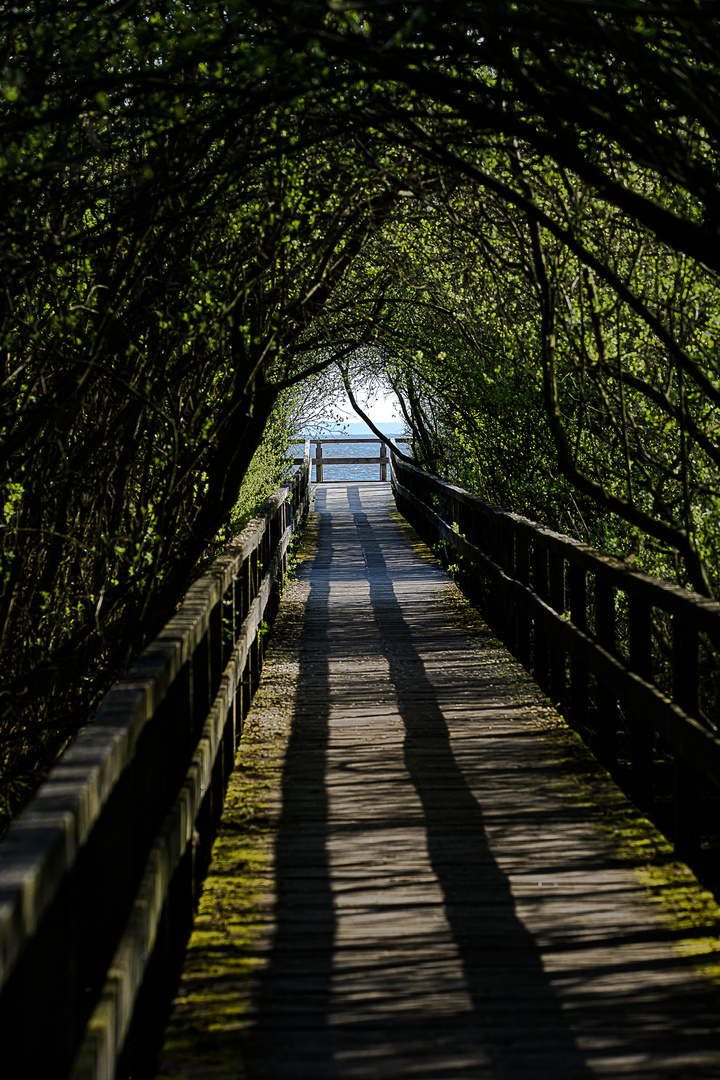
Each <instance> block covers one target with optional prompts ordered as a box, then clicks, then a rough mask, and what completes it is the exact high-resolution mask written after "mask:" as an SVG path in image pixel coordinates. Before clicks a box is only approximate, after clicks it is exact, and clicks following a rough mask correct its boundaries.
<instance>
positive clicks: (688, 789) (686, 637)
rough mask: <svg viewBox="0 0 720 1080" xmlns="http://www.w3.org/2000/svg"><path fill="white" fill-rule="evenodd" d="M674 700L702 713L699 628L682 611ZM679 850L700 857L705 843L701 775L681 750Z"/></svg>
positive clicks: (677, 760)
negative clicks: (683, 756) (699, 709)
mask: <svg viewBox="0 0 720 1080" xmlns="http://www.w3.org/2000/svg"><path fill="white" fill-rule="evenodd" d="M672 629H673V652H672V663H673V700H674V701H675V703H676V704H677V705H679V706H680V708H681V709H682V710H683V712H686V713H688V714H689V715H690V716H694V717H696V716H697V714H698V681H699V665H698V651H699V640H698V632H697V630H696V629H695V627H693V626H690V624H689V623H688V622H687V621H686V620H685V619H683V618H682V617H681V616H680V615H674V616H673V624H672ZM674 773H675V823H674V826H675V829H674V832H675V835H674V842H675V850H676V852H677V853H678V854H679V855H681V856H682V857H683V858H684V859H687V860H689V861H690V862H693V861H696V860H697V859H698V858H699V856H700V851H701V847H702V831H703V815H702V800H701V778H700V777H699V776H698V774H697V772H696V770H695V769H693V768H692V766H691V765H689V764H688V762H687V761H685V760H684V759H683V758H681V757H680V755H679V754H675V755H674Z"/></svg>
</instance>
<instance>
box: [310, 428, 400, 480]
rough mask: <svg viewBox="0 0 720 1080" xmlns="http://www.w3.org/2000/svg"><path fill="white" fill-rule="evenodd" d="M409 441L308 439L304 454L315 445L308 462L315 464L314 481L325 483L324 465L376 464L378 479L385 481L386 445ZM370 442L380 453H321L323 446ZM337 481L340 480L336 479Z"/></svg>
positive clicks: (386, 466)
mask: <svg viewBox="0 0 720 1080" xmlns="http://www.w3.org/2000/svg"><path fill="white" fill-rule="evenodd" d="M405 442H409V440H408V439H404V438H398V439H393V440H392V442H385V441H384V440H381V439H351V438H347V439H308V440H306V442H305V455H306V457H307V456H309V449H310V446H311V445H313V446H314V447H315V454H314V456H312V457H310V464H311V465H314V466H315V483H316V484H323V483H325V466H326V465H328V466H332V467H333V468H334V467H335V466H337V465H352V466H355V465H378V466H379V468H380V481H381V482H382V483H385V482H386V481H387V480H388V467H389V465H390V458H389V456H388V447H389V446H391V445H392V444H393V443H405ZM365 443H372V444H375V445H377V444H378V443H379V444H380V453H379V454H375V456H374V457H335V456H334V455H332V454H323V446H355V445H356V444H365ZM295 460H296V462H299V461H300V458H296V459H295ZM337 482H338V483H339V482H340V481H337Z"/></svg>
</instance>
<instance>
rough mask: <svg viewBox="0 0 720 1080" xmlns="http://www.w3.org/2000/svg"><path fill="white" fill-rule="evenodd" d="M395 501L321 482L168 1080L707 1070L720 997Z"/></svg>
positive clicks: (238, 785)
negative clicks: (314, 544) (603, 827)
mask: <svg viewBox="0 0 720 1080" xmlns="http://www.w3.org/2000/svg"><path fill="white" fill-rule="evenodd" d="M386 490H387V489H383V487H382V485H380V484H375V485H373V484H367V485H362V487H358V486H357V485H348V486H346V487H343V486H341V485H327V487H324V488H321V489H319V490H318V492H317V497H316V508H317V510H318V519H317V528H318V534H319V537H320V545H319V547H318V548H317V551H316V554H315V556H314V558H313V559H312V561H309V562H308V563H306V564H305V565H304V567H303V568H302V569H301V570H300V573H299V578H298V581H297V582H296V583H294V584H293V586H292V587H291V589H290V590H289V593H288V597H287V601H286V606H285V607H284V609H283V610H281V615H280V626H279V633H278V636H277V637H276V638H275V641H274V644H273V649H272V650H271V652H270V654H269V656H268V661H267V664H266V667H265V674H264V677H263V682H262V685H261V688H260V691H259V695H258V697H257V698H256V705H255V707H254V709H253V711H252V712H251V715H250V718H249V727H248V734H247V738H248V742H247V743H246V744H245V745H244V746H243V744H241V747H240V752H239V758H238V762H239V768H238V770H237V771H236V773H235V774H234V777H233V780H232V781H231V787H230V795H229V806H228V811H227V814H226V817H225V819H224V825H223V826H222V827H221V831H220V837H219V841H218V861H217V864H216V866H215V869H214V871H211V874H210V877H209V879H208V884H207V887H206V893H205V895H204V897H203V899H202V901H201V906H200V911H199V917H198V925H197V931H196V934H195V936H194V938H193V941H192V943H191V948H190V951H189V954H188V963H187V968H186V974H185V976H184V980H183V983H182V986H181V993H180V995H179V998H178V1001H177V1004H176V1010H175V1015H174V1019H173V1021H172V1023H171V1026H170V1029H169V1032H168V1038H167V1042H166V1047H165V1050H164V1054H163V1059H162V1065H161V1069H160V1073H159V1075H160V1076H161V1077H167V1078H168V1080H169V1078H170V1077H173V1078H176V1080H177V1078H180V1077H184V1076H186V1077H190V1076H198V1075H199V1076H213V1077H214V1078H216V1080H229V1078H231V1077H232V1078H237V1077H240V1076H243V1077H246V1078H248V1080H254V1078H256V1077H257V1078H259V1077H273V1078H274V1080H289V1078H291V1077H302V1078H306V1080H307V1078H310V1077H312V1078H313V1080H315V1078H325V1077H327V1078H333V1080H345V1078H350V1077H357V1078H359V1077H367V1076H373V1077H378V1078H380V1080H384V1078H388V1080H389V1078H390V1077H400V1076H407V1077H410V1076H414V1077H428V1078H434V1077H441V1076H442V1077H453V1078H455V1077H458V1078H459V1077H472V1078H473V1080H478V1078H482V1080H500V1078H502V1080H508V1078H509V1080H530V1078H532V1080H545V1078H547V1080H550V1078H552V1080H557V1078H558V1077H568V1078H572V1080H586V1078H587V1080H589V1078H590V1077H600V1078H608V1080H609V1078H610V1077H616V1076H628V1077H633V1078H634V1080H636V1078H639V1077H642V1078H643V1080H670V1077H671V1076H684V1075H687V1076H693V1078H695V1077H697V1078H702V1080H710V1078H711V1077H716V1076H717V1074H718V1063H719V1062H720V1045H719V1043H718V1036H717V1013H716V1006H715V998H714V991H713V989H712V987H711V985H710V984H709V983H706V982H705V980H703V979H702V978H700V977H699V976H698V975H697V974H696V972H695V970H694V969H693V967H692V965H691V964H690V962H689V961H688V960H687V959H686V958H683V957H682V956H681V954H680V952H679V951H677V949H676V945H680V944H681V943H682V941H683V934H682V932H680V931H679V930H678V929H677V928H676V929H673V928H672V927H671V926H670V925H669V924H668V923H666V922H665V921H664V920H663V919H662V918H661V917H660V914H659V909H658V905H656V904H653V903H651V902H649V900H648V896H647V889H646V882H645V881H644V880H642V879H641V878H639V877H638V876H636V874H635V872H634V869H633V865H632V863H625V864H624V863H623V862H622V860H620V859H619V857H618V853H617V850H616V848H615V846H614V845H613V843H612V842H611V841H610V839H609V837H608V835H607V834H603V833H602V832H599V831H598V829H597V828H596V825H595V821H596V820H603V819H604V818H605V815H606V814H607V813H609V809H608V806H606V805H603V801H602V800H603V798H604V797H606V796H607V792H606V791H605V789H604V788H603V787H602V784H601V783H600V781H599V780H595V781H594V783H595V784H596V785H598V786H597V787H596V788H595V794H596V796H597V798H598V800H599V804H600V805H599V808H598V811H597V813H595V812H594V811H593V810H592V808H591V807H590V806H589V805H588V799H587V798H586V797H585V793H584V792H581V794H582V795H583V797H582V798H581V799H580V800H578V799H577V798H576V797H575V796H574V795H573V783H574V782H573V780H572V778H571V776H570V775H569V774H568V772H567V769H566V767H564V766H562V765H560V764H559V763H558V758H557V749H556V743H555V742H554V741H553V738H552V731H554V730H556V729H557V728H558V725H559V724H560V721H559V719H558V717H557V715H556V714H555V713H554V711H553V710H552V709H551V708H550V707H549V706H548V705H547V702H546V701H545V699H544V698H543V696H542V694H541V693H540V692H539V691H538V689H537V688H536V687H534V685H533V684H532V682H531V681H530V680H529V679H528V677H527V676H526V674H525V673H524V672H523V670H522V669H521V668H520V667H519V665H518V664H516V663H515V662H514V661H513V660H512V659H511V658H510V657H509V655H508V653H507V652H506V651H505V650H504V649H503V648H502V647H501V646H500V645H499V643H498V642H497V641H496V640H494V639H493V638H492V637H491V636H490V635H489V633H488V631H487V628H486V627H484V625H483V624H481V623H480V622H479V620H477V619H473V618H472V617H471V616H470V615H469V614H468V611H467V607H466V606H465V605H464V604H463V602H462V601H461V600H460V599H459V598H458V595H457V593H456V592H455V590H454V588H453V587H452V586H451V585H450V584H449V583H448V580H447V578H446V576H445V575H444V574H443V573H442V572H441V571H440V569H439V568H438V566H437V564H436V563H435V562H434V560H433V559H432V558H431V557H430V556H429V555H428V553H427V552H424V553H423V552H422V551H421V550H419V549H418V548H417V547H416V548H415V549H414V550H413V548H412V547H411V546H410V543H409V541H408V538H407V536H406V534H405V533H404V532H403V531H402V530H401V528H400V527H399V526H398V524H397V521H396V520H395V518H394V517H393V515H392V513H391V512H390V511H389V508H388V503H387V497H386V496H385V494H384V492H385V491H386ZM553 614H554V615H555V618H558V615H557V613H556V612H554V613H553ZM560 621H562V620H560ZM562 730H564V729H562ZM564 737H565V736H563V738H564ZM603 783H607V781H603ZM611 790H612V793H613V794H612V798H611V799H610V802H612V803H613V805H615V803H614V800H618V799H620V796H619V795H618V794H617V791H616V789H614V788H612V789H611ZM636 824H637V823H636ZM638 827H639V826H638ZM652 842H653V843H655V842H656V840H654V841H652ZM254 845H256V846H254ZM706 930H707V933H708V934H710V933H714V932H715V928H714V927H713V926H712V920H710V924H709V925H708V926H707V927H706ZM698 932H700V931H698ZM686 944H687V942H686Z"/></svg>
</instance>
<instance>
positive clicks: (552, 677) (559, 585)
mask: <svg viewBox="0 0 720 1080" xmlns="http://www.w3.org/2000/svg"><path fill="white" fill-rule="evenodd" d="M548 603H549V605H550V607H551V608H552V609H553V611H556V612H557V613H558V615H563V614H564V613H565V560H564V558H563V557H562V555H561V554H560V553H559V552H557V551H553V550H552V549H551V550H550V551H548ZM549 637H550V672H549V683H550V700H551V701H552V702H553V703H554V704H555V705H561V704H562V703H563V700H564V698H565V646H564V644H563V641H562V638H561V636H560V635H559V634H551V635H549Z"/></svg>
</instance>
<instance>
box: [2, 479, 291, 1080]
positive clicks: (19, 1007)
mask: <svg viewBox="0 0 720 1080" xmlns="http://www.w3.org/2000/svg"><path fill="white" fill-rule="evenodd" d="M308 492H309V465H308V463H307V462H306V463H305V464H304V465H303V466H302V467H301V468H300V469H299V470H298V471H297V473H296V474H295V476H294V478H293V479H292V481H291V482H290V484H289V486H288V487H286V488H283V489H281V490H280V491H279V492H278V493H277V494H275V495H274V496H273V497H272V498H271V499H270V500H268V502H267V503H266V504H265V506H264V507H263V509H262V511H261V513H260V514H259V516H258V517H256V518H255V519H254V520H253V521H252V522H251V523H250V524H249V525H248V526H247V528H246V529H245V530H244V531H243V533H242V534H241V535H240V536H239V537H238V538H237V539H236V540H235V541H234V542H233V543H232V544H231V545H230V546H229V548H228V549H227V551H226V552H225V553H224V554H223V555H222V556H221V557H220V558H219V559H217V560H216V561H215V562H214V563H213V564H212V566H211V567H210V569H209V570H208V572H207V573H206V574H205V575H204V576H203V577H202V578H201V579H200V580H199V581H197V582H196V583H195V584H194V585H193V586H192V587H191V588H190V590H189V591H188V593H187V596H186V598H185V601H184V602H183V604H182V606H181V607H180V609H179V610H178V612H177V614H176V615H175V616H174V617H173V618H172V619H171V620H170V622H169V623H168V624H167V626H166V627H165V628H164V630H163V631H162V633H161V634H160V635H159V637H158V638H157V639H156V640H155V641H154V642H153V643H152V644H151V645H150V646H149V648H147V649H146V650H145V651H144V652H143V653H142V655H141V656H140V657H139V658H138V660H137V661H136V663H135V664H134V665H133V666H132V668H131V669H130V670H129V672H128V674H127V675H126V676H125V678H123V679H122V680H121V681H120V682H119V683H117V684H116V685H115V686H114V687H113V688H112V689H111V690H110V692H109V693H108V694H107V696H106V697H105V699H104V701H103V703H102V705H101V706H100V709H99V711H98V714H97V718H96V719H95V720H94V722H93V723H92V724H90V725H89V726H88V727H87V728H85V729H84V730H83V731H82V732H81V733H80V734H79V735H78V737H77V738H76V739H75V741H74V742H73V744H72V745H71V746H70V748H69V749H68V750H67V751H66V753H65V754H64V755H63V757H62V758H61V759H60V761H59V762H58V764H57V765H56V767H55V768H54V769H53V771H52V772H51V773H50V775H49V777H48V779H47V780H46V781H45V783H44V784H43V785H42V787H41V788H40V789H39V791H38V792H37V794H36V795H35V797H34V798H33V800H32V801H31V803H30V804H29V805H28V807H27V809H26V810H25V812H24V813H23V814H22V815H21V816H20V817H19V818H18V820H17V821H16V822H15V823H14V824H13V826H12V827H11V829H10V830H9V832H8V834H7V836H6V838H5V840H4V841H3V843H2V844H1V845H0V988H1V989H0V1073H1V1074H2V1076H3V1077H4V1078H6V1080H14V1078H15V1077H18V1078H20V1077H22V1078H23V1080H35V1078H40V1077H42V1080H55V1078H60V1077H68V1076H72V1077H73V1078H74V1080H81V1078H82V1080H86V1078H87V1080H89V1078H91V1077H92V1078H103V1080H111V1078H112V1077H114V1076H115V1075H116V1070H117V1069H118V1068H119V1069H120V1071H121V1072H122V1073H123V1074H125V1075H130V1074H131V1073H132V1071H133V1063H134V1061H135V1060H136V1059H137V1058H138V1057H142V1056H143V1055H145V1054H146V1053H147V1047H148V1045H149V1042H148V1040H150V1039H151V1038H152V1035H153V1029H154V1028H155V1030H157V1024H158V1021H160V1022H161V1021H162V1019H163V1015H162V1014H163V1013H164V1009H165V1008H166V1006H167V1002H168V1000H169V995H170V994H171V992H172V987H173V986H174V985H175V982H176V977H177V973H178V971H179V967H180V964H181V962H182V952H183V947H184V943H185V940H186V938H187V935H188V933H189V931H190V928H191V924H192V914H193V907H194V903H195V900H196V898H197V895H198V889H199V885H200V882H201V880H202V878H203V876H204V874H205V872H206V870H207V865H208V861H209V856H210V847H211V843H212V839H213V836H214V833H215V829H216V826H217V822H218V819H219V815H220V811H221V807H222V803H223V796H224V792H225V786H226V783H227V778H228V776H229V773H230V771H231V769H232V767H233V761H234V758H235V750H236V746H237V743H238V740H239V738H240V734H241V732H242V724H243V718H244V716H245V714H246V713H247V710H248V708H249V705H250V700H251V698H252V695H253V693H254V691H255V688H256V686H257V683H258V679H259V674H260V667H261V664H262V658H263V633H264V629H265V626H266V625H267V624H268V623H270V622H271V621H272V619H273V617H274V614H275V611H276V608H277V604H278V601H279V595H280V591H281V588H282V584H283V579H284V576H285V572H286V560H287V552H288V546H289V544H290V540H291V537H292V534H293V532H294V531H295V529H296V528H297V526H298V524H299V523H300V521H301V519H302V518H303V516H304V515H305V514H306V512H307V509H308ZM160 1030H161V1029H160Z"/></svg>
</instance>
